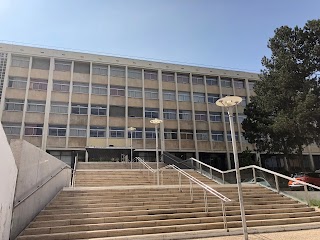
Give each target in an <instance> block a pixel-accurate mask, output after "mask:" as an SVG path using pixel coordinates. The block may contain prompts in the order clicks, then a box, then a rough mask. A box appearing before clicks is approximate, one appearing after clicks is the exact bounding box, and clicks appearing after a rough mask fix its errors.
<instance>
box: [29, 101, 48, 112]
mask: <svg viewBox="0 0 320 240" xmlns="http://www.w3.org/2000/svg"><path fill="white" fill-rule="evenodd" d="M45 108H46V102H42V101H32V100H28V106H27V111H28V112H39V113H44V111H45Z"/></svg>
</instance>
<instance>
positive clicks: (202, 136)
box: [197, 130, 209, 141]
mask: <svg viewBox="0 0 320 240" xmlns="http://www.w3.org/2000/svg"><path fill="white" fill-rule="evenodd" d="M197 140H202V141H208V140H209V134H208V132H207V131H200V130H197Z"/></svg>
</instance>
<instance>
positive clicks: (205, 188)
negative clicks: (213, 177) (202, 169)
mask: <svg viewBox="0 0 320 240" xmlns="http://www.w3.org/2000/svg"><path fill="white" fill-rule="evenodd" d="M169 168H172V169H173V170H176V171H177V172H178V179H179V191H180V192H181V191H182V180H181V178H182V176H185V177H186V178H187V179H189V186H190V197H191V201H193V200H194V198H193V183H195V184H197V185H198V186H199V187H201V188H202V189H203V194H204V210H205V212H206V213H208V212H209V206H208V195H207V193H210V194H212V195H214V196H215V197H217V198H219V199H220V201H221V207H222V217H223V225H224V229H228V226H227V217H226V209H225V203H226V202H230V201H231V200H230V199H229V198H227V197H226V196H224V195H222V194H221V193H219V192H218V191H216V190H214V189H213V188H211V187H210V186H208V185H206V184H204V183H203V182H201V181H200V180H198V179H197V178H195V177H193V176H191V175H190V174H189V173H187V172H185V171H183V170H182V169H180V168H178V167H177V166H175V165H167V166H165V167H163V168H161V169H159V171H160V172H161V183H162V185H163V171H164V170H166V169H169Z"/></svg>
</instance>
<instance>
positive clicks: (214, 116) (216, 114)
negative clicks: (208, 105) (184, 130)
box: [210, 112, 222, 122]
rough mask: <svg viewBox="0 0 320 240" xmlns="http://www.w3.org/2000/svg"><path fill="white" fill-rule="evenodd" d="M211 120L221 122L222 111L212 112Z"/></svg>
mask: <svg viewBox="0 0 320 240" xmlns="http://www.w3.org/2000/svg"><path fill="white" fill-rule="evenodd" d="M210 121H211V122H221V121H222V117H221V112H210Z"/></svg>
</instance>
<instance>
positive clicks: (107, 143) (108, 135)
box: [106, 65, 111, 147]
mask: <svg viewBox="0 0 320 240" xmlns="http://www.w3.org/2000/svg"><path fill="white" fill-rule="evenodd" d="M110 69H111V67H110V65H108V80H107V81H108V82H107V88H108V96H107V98H108V101H107V126H106V146H107V147H109V137H110V130H109V119H110V71H111V70H110Z"/></svg>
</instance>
